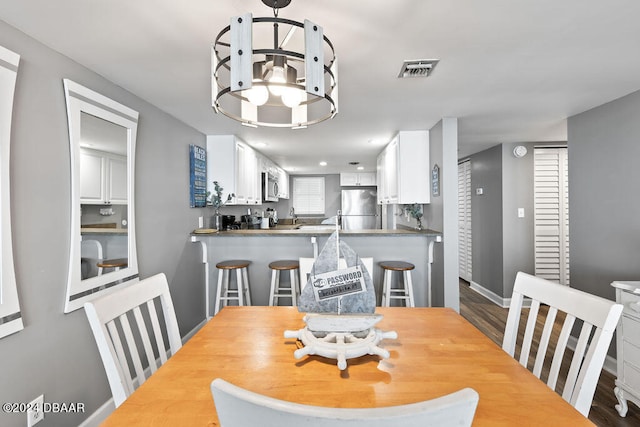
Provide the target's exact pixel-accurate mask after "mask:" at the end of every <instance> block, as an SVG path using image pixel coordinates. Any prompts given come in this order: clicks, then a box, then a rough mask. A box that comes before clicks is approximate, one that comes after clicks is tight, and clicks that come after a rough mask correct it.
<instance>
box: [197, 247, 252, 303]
mask: <svg viewBox="0 0 640 427" xmlns="http://www.w3.org/2000/svg"><path fill="white" fill-rule="evenodd" d="M249 264H251V261H247V260H244V259H232V260H227V261H221V262H219V263H217V264H216V268H217V269H218V287H217V289H216V302H215V307H214V313H213V314H214V315H215V314H218V312H219V311H220V309H221V308H222V307H225V306H226V305H227V303H228V302H229V301H238V305H251V293H250V292H249V275H248V273H247V267H249ZM234 270H235V272H236V288H235V289H231V287H230V284H229V282H230V276H231V272H232V271H234ZM207 315H208V313H207Z"/></svg>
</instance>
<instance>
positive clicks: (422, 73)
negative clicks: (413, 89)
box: [398, 59, 439, 79]
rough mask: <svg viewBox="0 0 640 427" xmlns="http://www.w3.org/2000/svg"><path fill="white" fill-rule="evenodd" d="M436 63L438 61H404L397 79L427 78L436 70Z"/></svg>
mask: <svg viewBox="0 0 640 427" xmlns="http://www.w3.org/2000/svg"><path fill="white" fill-rule="evenodd" d="M438 61H439V59H415V60H412V61H404V62H403V63H402V68H401V69H400V74H398V77H399V78H401V79H404V78H408V77H429V76H430V75H431V73H433V69H434V68H436V64H437V63H438Z"/></svg>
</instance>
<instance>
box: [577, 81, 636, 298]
mask: <svg viewBox="0 0 640 427" xmlns="http://www.w3.org/2000/svg"><path fill="white" fill-rule="evenodd" d="M639 117H640V92H634V93H632V94H630V95H627V96H625V97H623V98H620V99H618V100H615V101H613V102H610V103H608V104H604V105H601V106H599V107H596V108H594V109H592V110H589V111H587V112H584V113H582V114H578V115H576V116H573V117H571V118H569V120H568V136H569V216H570V223H571V226H570V229H569V237H570V240H571V265H570V268H571V286H572V287H575V288H578V289H581V290H584V291H587V292H590V293H593V294H597V295H600V296H603V297H606V298H609V299H614V298H615V293H614V292H613V289H612V288H611V287H610V286H609V284H610V283H611V282H612V281H614V280H639V278H640V263H639V262H638V257H639V255H638V254H639V253H640V196H639V194H640V193H639V191H638V189H639V188H640V167H638V160H639V159H640V144H639V143H638V141H639V140H640V120H638V118H639Z"/></svg>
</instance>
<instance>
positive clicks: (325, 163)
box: [319, 162, 327, 166]
mask: <svg viewBox="0 0 640 427" xmlns="http://www.w3.org/2000/svg"><path fill="white" fill-rule="evenodd" d="M319 164H320V166H327V162H320V163H319Z"/></svg>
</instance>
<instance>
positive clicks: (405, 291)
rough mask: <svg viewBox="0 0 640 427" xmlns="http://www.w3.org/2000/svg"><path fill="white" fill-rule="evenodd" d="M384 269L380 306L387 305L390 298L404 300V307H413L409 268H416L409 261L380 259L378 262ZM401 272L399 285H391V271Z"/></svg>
mask: <svg viewBox="0 0 640 427" xmlns="http://www.w3.org/2000/svg"><path fill="white" fill-rule="evenodd" d="M378 265H380V267H382V270H383V271H384V280H383V282H382V303H381V306H383V307H389V306H390V305H391V300H393V299H397V300H404V303H405V306H406V307H415V302H414V300H413V283H412V282H411V270H413V269H414V268H416V266H415V265H413V264H411V263H410V262H404V261H380V262H379V263H378ZM394 271H397V272H401V273H402V275H403V280H402V284H401V286H400V287H397V288H394V287H392V278H393V272H394Z"/></svg>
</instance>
